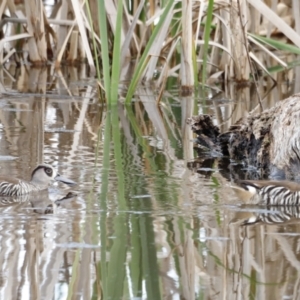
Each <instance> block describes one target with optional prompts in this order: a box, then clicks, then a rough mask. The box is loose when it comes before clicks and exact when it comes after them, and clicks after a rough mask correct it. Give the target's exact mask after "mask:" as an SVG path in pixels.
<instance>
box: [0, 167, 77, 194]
mask: <svg viewBox="0 0 300 300" xmlns="http://www.w3.org/2000/svg"><path fill="white" fill-rule="evenodd" d="M53 180H56V181H61V182H63V183H65V184H70V185H73V184H75V182H74V181H72V180H70V179H67V178H65V177H62V176H60V175H59V174H57V172H56V171H55V170H54V169H53V167H52V166H50V165H46V164H42V165H38V166H37V167H36V168H35V169H34V170H33V171H32V174H31V180H30V181H29V182H27V181H24V180H20V179H14V178H8V177H0V196H21V195H25V194H28V193H32V192H38V191H42V190H45V189H47V188H48V187H49V185H50V183H51V182H52V181H53Z"/></svg>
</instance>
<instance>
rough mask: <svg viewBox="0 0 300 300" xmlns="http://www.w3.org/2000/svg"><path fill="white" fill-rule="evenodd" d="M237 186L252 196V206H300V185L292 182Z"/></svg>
mask: <svg viewBox="0 0 300 300" xmlns="http://www.w3.org/2000/svg"><path fill="white" fill-rule="evenodd" d="M237 184H238V185H239V186H240V187H242V188H243V189H244V190H245V191H247V192H248V193H249V194H250V199H249V203H250V204H261V205H276V206H281V205H285V206H286V205H300V184H298V183H296V182H291V181H263V180H262V181H251V180H249V181H247V180H241V181H238V182H237Z"/></svg>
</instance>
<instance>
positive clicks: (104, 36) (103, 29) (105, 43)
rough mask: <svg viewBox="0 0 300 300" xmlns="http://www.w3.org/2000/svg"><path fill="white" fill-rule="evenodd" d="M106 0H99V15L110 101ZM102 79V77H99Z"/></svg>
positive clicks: (103, 60) (106, 91) (106, 88)
mask: <svg viewBox="0 0 300 300" xmlns="http://www.w3.org/2000/svg"><path fill="white" fill-rule="evenodd" d="M104 1H105V0H98V17H99V27H100V28H99V30H100V38H101V58H102V66H103V77H104V89H105V93H106V98H107V101H108V103H111V99H110V93H109V91H110V67H109V53H108V36H107V25H106V9H105V3H104ZM98 79H99V80H100V78H98Z"/></svg>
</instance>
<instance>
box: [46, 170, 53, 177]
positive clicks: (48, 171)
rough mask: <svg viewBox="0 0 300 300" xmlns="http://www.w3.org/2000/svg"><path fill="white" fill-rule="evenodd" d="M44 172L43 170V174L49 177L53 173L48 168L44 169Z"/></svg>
mask: <svg viewBox="0 0 300 300" xmlns="http://www.w3.org/2000/svg"><path fill="white" fill-rule="evenodd" d="M44 170H45V173H46V174H47V175H48V176H49V177H51V176H52V173H53V171H52V169H50V168H45V169H44Z"/></svg>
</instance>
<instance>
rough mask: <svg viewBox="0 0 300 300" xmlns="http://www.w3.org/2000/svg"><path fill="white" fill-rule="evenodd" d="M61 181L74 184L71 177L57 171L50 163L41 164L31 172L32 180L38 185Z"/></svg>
mask: <svg viewBox="0 0 300 300" xmlns="http://www.w3.org/2000/svg"><path fill="white" fill-rule="evenodd" d="M54 180H55V181H60V182H63V183H65V184H68V185H74V184H76V182H74V181H73V180H71V179H68V178H66V177H63V176H61V175H59V174H58V173H57V171H56V170H55V169H54V168H53V167H52V166H50V165H47V164H41V165H38V166H37V167H36V168H35V169H34V170H33V171H32V174H31V182H32V183H34V184H38V185H43V186H49V184H50V183H51V182H52V181H54Z"/></svg>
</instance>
